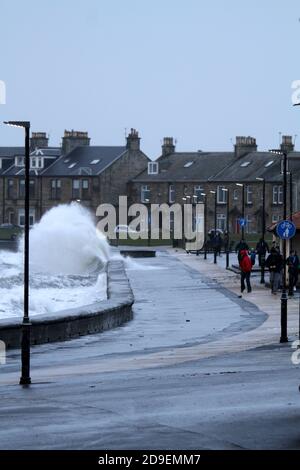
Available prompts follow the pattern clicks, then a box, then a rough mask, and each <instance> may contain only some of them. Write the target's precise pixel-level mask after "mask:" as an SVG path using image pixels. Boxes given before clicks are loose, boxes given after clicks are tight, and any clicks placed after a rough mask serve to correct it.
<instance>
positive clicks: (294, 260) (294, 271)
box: [286, 250, 299, 297]
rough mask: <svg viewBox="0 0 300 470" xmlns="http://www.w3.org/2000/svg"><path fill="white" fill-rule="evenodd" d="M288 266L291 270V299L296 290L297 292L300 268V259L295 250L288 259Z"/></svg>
mask: <svg viewBox="0 0 300 470" xmlns="http://www.w3.org/2000/svg"><path fill="white" fill-rule="evenodd" d="M286 264H287V266H288V269H289V296H290V297H291V296H293V295H294V290H296V285H297V282H298V268H299V258H298V256H297V253H296V252H295V251H294V250H292V251H291V253H290V256H289V257H288V258H287V259H286Z"/></svg>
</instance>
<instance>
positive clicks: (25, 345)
mask: <svg viewBox="0 0 300 470" xmlns="http://www.w3.org/2000/svg"><path fill="white" fill-rule="evenodd" d="M4 124H7V125H8V126H12V127H22V128H23V129H25V207H24V211H25V223H24V314H23V322H22V340H21V362H22V374H21V377H20V385H29V384H31V378H30V327H31V323H30V320H29V169H30V122H29V121H5V122H4Z"/></svg>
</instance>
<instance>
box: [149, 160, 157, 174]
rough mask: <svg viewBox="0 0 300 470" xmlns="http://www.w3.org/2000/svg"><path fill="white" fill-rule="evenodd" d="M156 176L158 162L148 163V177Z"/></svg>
mask: <svg viewBox="0 0 300 470" xmlns="http://www.w3.org/2000/svg"><path fill="white" fill-rule="evenodd" d="M157 174H158V162H149V163H148V175H157Z"/></svg>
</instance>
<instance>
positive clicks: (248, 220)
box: [245, 215, 253, 233]
mask: <svg viewBox="0 0 300 470" xmlns="http://www.w3.org/2000/svg"><path fill="white" fill-rule="evenodd" d="M245 228H246V233H253V227H252V220H251V217H250V215H246V227H245Z"/></svg>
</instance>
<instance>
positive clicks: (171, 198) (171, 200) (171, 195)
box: [169, 184, 176, 204]
mask: <svg viewBox="0 0 300 470" xmlns="http://www.w3.org/2000/svg"><path fill="white" fill-rule="evenodd" d="M175 200H176V190H175V184H169V203H170V204H173V203H174V202H175Z"/></svg>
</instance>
